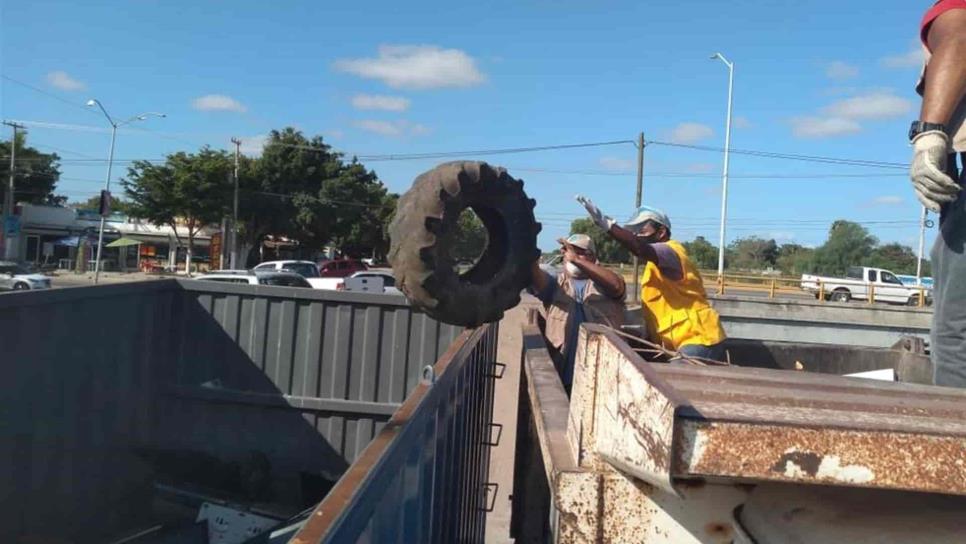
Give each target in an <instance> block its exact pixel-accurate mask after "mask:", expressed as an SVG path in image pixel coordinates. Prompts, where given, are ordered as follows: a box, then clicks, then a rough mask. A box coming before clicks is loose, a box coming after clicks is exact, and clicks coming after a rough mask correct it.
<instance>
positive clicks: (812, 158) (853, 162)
mask: <svg viewBox="0 0 966 544" xmlns="http://www.w3.org/2000/svg"><path fill="white" fill-rule="evenodd" d="M647 144H648V145H658V146H665V147H678V148H683V149H693V150H697V151H712V152H716V153H723V152H724V148H721V147H711V146H702V145H690V144H680V143H674V142H662V141H658V140H648V141H647ZM730 152H731V153H736V154H739V155H750V156H753V157H763V158H769V159H787V160H795V161H805V162H816V163H825V164H840V165H845V166H864V167H871V168H903V169H906V168H909V164H907V163H899V162H885V161H870V160H863V159H844V158H839V157H824V156H821V155H796V154H793V153H776V152H773V151H757V150H752V149H731V150H730Z"/></svg>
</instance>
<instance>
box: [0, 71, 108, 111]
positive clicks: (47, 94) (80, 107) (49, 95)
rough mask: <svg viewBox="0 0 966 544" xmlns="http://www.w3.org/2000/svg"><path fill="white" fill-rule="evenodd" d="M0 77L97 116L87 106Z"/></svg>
mask: <svg viewBox="0 0 966 544" xmlns="http://www.w3.org/2000/svg"><path fill="white" fill-rule="evenodd" d="M0 77H2V78H3V79H5V80H7V81H9V82H11V83H15V84H17V85H20V86H22V87H26V88H28V89H30V90H32V91H35V92H38V93H40V94H42V95H44V96H47V97H49V98H53V99H54V100H57V101H58V102H63V103H64V104H67V105H68V106H73V107H75V108H79V109H82V110H84V111H86V112H87V113H92V114H94V115H98V114H97V112H95V111H92V110H91V109H90V108H88V107H87V106H84V105H82V104H79V103H77V102H74V101H72V100H67V99H66V98H64V97H61V96H57V95H56V94H53V93H50V92H47V91H45V90H43V89H41V88H39V87H35V86H33V85H31V84H29V83H26V82H23V81H20V80H18V79H14V78H12V77H10V76H8V75H7V74H2V75H0Z"/></svg>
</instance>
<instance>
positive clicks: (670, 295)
mask: <svg viewBox="0 0 966 544" xmlns="http://www.w3.org/2000/svg"><path fill="white" fill-rule="evenodd" d="M577 201H578V202H580V203H581V204H583V206H584V208H586V209H587V213H588V214H589V215H590V218H591V219H592V220H593V221H594V223H596V224H597V226H599V227H600V228H602V229H604V230H605V231H606V232H607V233H608V234H609V235H610V236H612V237H613V238H614V239H615V240H617V241H618V242H620V243H621V244H622V245H623V246H625V247H626V248H627V249H628V250H629V251H630V252H631V253H632V254H633V255H636V256H637V257H638V258H639V259H641V260H642V261H643V262H644V272H643V273H642V274H641V303H642V309H643V312H644V322H645V323H646V325H647V333H648V335H649V336H650V339H651V340H652V341H653V342H656V343H658V344H661V345H663V346H664V347H665V348H668V349H670V350H673V351H677V352H679V353H681V354H682V355H685V356H689V357H700V358H704V359H711V360H715V361H723V360H724V359H725V353H724V346H723V342H724V340H725V333H724V329H722V328H721V321H720V319H719V317H718V312H717V311H715V309H714V308H712V307H711V304H710V303H708V297H707V295H706V293H705V290H704V282H703V281H702V279H701V274H700V273H699V272H698V269H697V267H696V266H695V265H694V263H692V262H691V259H689V258H688V255H687V252H686V251H685V249H684V246H682V245H681V244H680V243H678V242H676V241H674V240H672V239H671V221H670V219H668V217H667V215H665V214H664V212H662V211H660V210H657V209H655V208H651V207H649V206H641V207H640V208H638V209H637V211H636V212H635V213H634V216H633V217H631V218H630V219H629V220H628V221H627V223H626V224H625V225H624V226H623V227H621V226H618V225H617V222H616V221H614V220H613V219H611V218H610V217H607V216H606V215H604V214H603V213H602V212H601V211H600V209H599V208H598V207H597V206H596V205H594V203H593V202H591V201H590V200H589V199H587V198H584V197H582V196H578V197H577Z"/></svg>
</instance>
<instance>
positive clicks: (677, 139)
mask: <svg viewBox="0 0 966 544" xmlns="http://www.w3.org/2000/svg"><path fill="white" fill-rule="evenodd" d="M713 135H714V131H713V130H711V127H709V126H707V125H702V124H700V123H681V124H680V125H678V126H676V127H674V130H672V131H671V141H672V142H674V143H676V144H693V143H696V142H699V141H701V140H704V139H707V138H710V137H711V136H713Z"/></svg>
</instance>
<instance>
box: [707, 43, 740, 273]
mask: <svg viewBox="0 0 966 544" xmlns="http://www.w3.org/2000/svg"><path fill="white" fill-rule="evenodd" d="M711 59H712V60H715V59H718V60H720V61H721V62H723V63H724V64H725V66H727V67H728V120H727V121H726V123H725V148H724V167H723V169H722V172H721V232H720V234H719V236H718V281H719V282H724V257H725V223H726V222H727V220H728V156H729V152H730V151H731V106H732V104H733V102H734V100H733V98H732V97H733V91H734V84H735V63H733V62H730V61H729V60H728V59H726V58H725V57H724V55H722V54H721V53H715V54H714V55H712V56H711ZM722 285H723V283H722Z"/></svg>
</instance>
